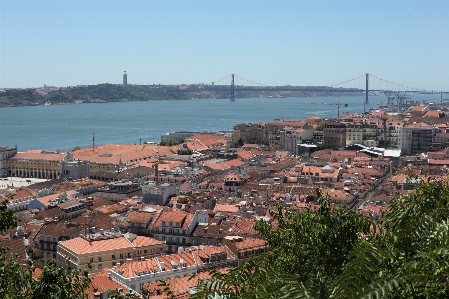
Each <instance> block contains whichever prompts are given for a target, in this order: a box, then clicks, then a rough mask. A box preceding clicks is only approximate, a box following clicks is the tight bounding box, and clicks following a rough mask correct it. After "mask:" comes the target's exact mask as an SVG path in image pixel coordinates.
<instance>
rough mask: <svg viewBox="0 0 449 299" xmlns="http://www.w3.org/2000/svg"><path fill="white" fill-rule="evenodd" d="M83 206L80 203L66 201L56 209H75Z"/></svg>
mask: <svg viewBox="0 0 449 299" xmlns="http://www.w3.org/2000/svg"><path fill="white" fill-rule="evenodd" d="M81 205H84V204H83V203H81V202H78V201H75V200H71V201H66V202H63V203H60V204H58V207H59V208H60V209H68V208H73V207H77V206H81Z"/></svg>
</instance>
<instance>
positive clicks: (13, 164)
mask: <svg viewBox="0 0 449 299" xmlns="http://www.w3.org/2000/svg"><path fill="white" fill-rule="evenodd" d="M66 154H67V153H65V152H60V151H46V150H28V151H26V152H19V153H17V154H16V155H15V156H14V157H12V158H10V159H9V160H8V168H9V173H8V175H9V176H18V177H26V178H29V177H33V178H42V179H57V178H59V175H60V174H61V167H60V166H61V163H62V161H63V160H64V157H65V155H66Z"/></svg>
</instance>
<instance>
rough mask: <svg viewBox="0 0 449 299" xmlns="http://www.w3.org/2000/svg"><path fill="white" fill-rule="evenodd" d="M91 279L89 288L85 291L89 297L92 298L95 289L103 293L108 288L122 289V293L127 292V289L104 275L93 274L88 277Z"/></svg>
mask: <svg viewBox="0 0 449 299" xmlns="http://www.w3.org/2000/svg"><path fill="white" fill-rule="evenodd" d="M90 278H91V279H92V283H91V285H90V286H89V288H88V289H87V290H86V291H85V294H87V295H88V298H89V299H93V298H94V296H93V295H94V290H97V291H98V292H100V293H104V292H105V291H108V290H116V289H119V288H121V289H123V292H122V294H126V293H128V289H127V288H126V287H124V286H123V285H121V284H119V283H117V282H115V281H113V280H112V279H110V278H109V277H105V276H102V275H93V276H91V277H90Z"/></svg>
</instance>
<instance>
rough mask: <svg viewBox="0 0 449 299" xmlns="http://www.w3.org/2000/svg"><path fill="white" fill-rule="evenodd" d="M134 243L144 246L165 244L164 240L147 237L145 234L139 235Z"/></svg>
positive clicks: (137, 245) (136, 245)
mask: <svg viewBox="0 0 449 299" xmlns="http://www.w3.org/2000/svg"><path fill="white" fill-rule="evenodd" d="M132 243H133V245H134V246H135V247H144V246H152V245H162V244H165V242H164V241H159V240H156V239H154V238H150V237H145V236H137V237H136V238H135V239H134V240H133V241H132Z"/></svg>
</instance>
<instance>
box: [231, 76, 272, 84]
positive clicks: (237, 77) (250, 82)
mask: <svg viewBox="0 0 449 299" xmlns="http://www.w3.org/2000/svg"><path fill="white" fill-rule="evenodd" d="M235 77H237V78H239V79H241V80H244V81H246V82H249V83H252V84H255V85H259V86H264V87H266V86H267V85H263V84H260V83H257V82H254V81H251V80H248V79H245V78H242V77H239V76H237V75H235Z"/></svg>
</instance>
